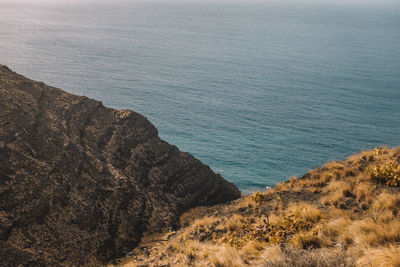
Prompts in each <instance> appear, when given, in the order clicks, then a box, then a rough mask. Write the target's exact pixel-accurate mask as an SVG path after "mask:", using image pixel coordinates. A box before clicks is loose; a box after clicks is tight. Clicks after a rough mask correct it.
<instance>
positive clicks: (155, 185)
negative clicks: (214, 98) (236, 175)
mask: <svg viewBox="0 0 400 267" xmlns="http://www.w3.org/2000/svg"><path fill="white" fill-rule="evenodd" d="M239 195H240V192H239V190H238V189H237V188H236V187H235V186H234V185H233V184H231V183H230V182H228V181H226V180H224V179H223V178H222V177H221V176H219V175H218V174H215V173H213V172H212V170H211V169H210V168H209V167H208V166H205V165H203V164H202V163H201V162H200V161H198V160H197V159H195V158H194V157H193V156H192V155H190V154H188V153H184V152H181V151H179V150H178V148H176V147H175V146H172V145H170V144H168V143H166V142H165V141H163V140H161V139H160V138H159V137H158V133H157V129H156V128H155V127H154V126H153V125H152V124H151V123H150V122H149V121H148V120H147V119H146V118H145V117H143V116H142V115H140V114H137V113H135V112H132V111H127V110H114V109H110V108H107V107H104V106H103V105H102V103H101V102H98V101H95V100H92V99H89V98H87V97H82V96H76V95H71V94H68V93H66V92H64V91H62V90H60V89H57V88H53V87H50V86H47V85H45V84H43V83H41V82H36V81H32V80H29V79H27V78H25V77H23V76H21V75H18V74H16V73H14V72H12V71H11V70H9V69H8V68H7V67H6V66H2V65H0V265H2V266H5V265H18V264H22V265H35V266H37V265H53V266H55V265H58V266H59V265H69V266H71V265H96V264H99V263H105V262H107V261H109V260H110V259H113V258H117V257H120V256H123V255H124V254H126V253H127V252H129V251H131V250H132V249H133V248H134V247H135V245H137V244H138V242H139V241H140V238H141V235H142V233H143V232H145V231H149V232H153V231H160V230H163V229H166V228H175V227H177V226H178V216H179V215H180V214H181V213H182V212H184V211H186V210H188V209H189V208H191V207H194V206H197V205H211V204H215V203H220V202H226V201H229V200H233V199H235V198H237V197H239Z"/></svg>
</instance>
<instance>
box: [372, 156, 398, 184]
mask: <svg viewBox="0 0 400 267" xmlns="http://www.w3.org/2000/svg"><path fill="white" fill-rule="evenodd" d="M370 177H371V180H372V181H374V182H376V183H381V184H386V185H387V186H394V187H398V186H400V165H399V163H397V162H393V161H392V162H389V163H386V164H383V165H379V166H374V167H372V168H371V169H370Z"/></svg>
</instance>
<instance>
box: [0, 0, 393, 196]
mask: <svg viewBox="0 0 400 267" xmlns="http://www.w3.org/2000/svg"><path fill="white" fill-rule="evenodd" d="M0 64H5V65H7V66H8V67H9V68H11V69H12V70H14V71H16V72H18V73H21V74H23V75H25V76H27V77H29V78H31V79H35V80H39V81H43V82H45V83H46V84H49V85H52V86H55V87H59V88H62V89H64V90H66V91H68V92H70V93H73V94H78V95H85V96H88V97H91V98H95V99H97V100H100V101H102V102H103V104H104V105H106V106H109V107H113V108H117V109H130V110H134V111H136V112H139V113H141V114H143V115H145V116H146V117H147V118H148V119H149V120H150V121H151V122H152V123H153V124H154V125H155V126H156V127H157V128H158V130H159V135H160V137H161V138H163V139H164V140H166V141H167V142H169V143H171V144H173V145H176V146H177V147H179V148H180V149H181V150H182V151H187V152H190V153H192V154H193V155H194V156H196V157H197V158H198V159H200V160H201V161H202V162H203V163H205V164H207V165H209V166H210V167H211V168H212V169H213V170H214V171H215V172H217V173H220V174H221V175H222V176H223V177H225V178H226V179H227V180H229V181H232V182H233V183H234V184H236V185H237V186H238V187H239V188H240V189H241V190H242V192H243V193H245V194H246V193H250V192H252V191H255V190H264V189H265V188H267V187H271V186H274V185H275V184H276V183H278V182H280V181H283V180H286V179H288V178H289V177H291V176H294V175H295V176H298V177H299V176H301V175H303V174H304V173H306V172H307V171H308V170H310V169H312V168H315V167H318V166H320V165H322V164H324V163H326V162H328V161H332V160H344V159H345V158H346V157H348V156H349V155H351V154H353V153H357V152H359V151H361V150H365V149H373V148H374V147H377V146H388V147H394V146H398V145H400V3H399V1H390V0H386V1H385V0H381V1H378V0H376V1H373V0H370V1H368V0H366V1H356V0H353V1H344V0H337V1H335V0H327V1H314V2H313V1H306V0H304V1H302V0H298V1H295V0H292V1H289V0H281V1H278V0H276V1H275V0H271V1H268V0H267V1H261V0H260V1H258V0H256V1H252V0H220V1H219V0H214V1H209V0H203V1H201V0H187V1H183V0H164V1H163V0H149V1H144V0H141V1H139V0H138V1H128V0H121V1H118V0H114V1H105V0H98V1H96V0H81V1H76V0H72V1H67V0H53V1H51V0H22V1H19V0H0ZM0 108H1V107H0Z"/></svg>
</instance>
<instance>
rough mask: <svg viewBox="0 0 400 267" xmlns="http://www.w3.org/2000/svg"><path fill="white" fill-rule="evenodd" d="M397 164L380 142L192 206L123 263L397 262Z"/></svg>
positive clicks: (398, 154) (399, 158) (398, 152)
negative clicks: (267, 184)
mask: <svg viewBox="0 0 400 267" xmlns="http://www.w3.org/2000/svg"><path fill="white" fill-rule="evenodd" d="M399 163H400V148H395V149H388V148H386V147H380V148H376V149H374V150H370V151H363V152H361V153H360V154H357V155H353V156H351V157H349V158H348V159H346V160H344V161H340V162H329V163H327V164H326V165H324V166H322V167H320V168H317V169H315V170H310V171H309V172H308V173H307V174H305V175H304V176H303V177H299V178H296V177H291V178H290V180H289V181H287V182H283V183H279V184H278V185H277V186H276V187H275V188H272V189H269V190H268V191H266V192H257V193H254V194H253V195H252V196H243V197H241V198H240V199H239V200H236V201H234V202H232V203H230V204H227V205H223V206H219V207H218V208H215V207H210V208H205V207H203V208H199V209H198V210H201V212H198V210H196V209H194V210H193V211H190V212H189V213H187V214H184V215H183V216H182V218H184V220H181V221H182V222H183V221H184V222H185V223H182V228H181V229H180V230H179V231H178V232H176V233H175V232H174V233H171V234H169V235H168V236H170V238H167V239H163V240H158V241H155V242H150V243H149V242H148V243H146V242H142V244H140V246H139V247H140V249H139V248H137V249H135V251H134V257H133V258H132V257H130V258H126V259H124V260H123V261H121V265H125V266H139V265H147V266H160V265H165V266H220V267H222V266H400V260H399V259H400V257H399V256H398V255H400V246H399V244H400V187H399V184H398V183H397V182H398V177H399V176H398V173H400V167H399ZM195 214H197V215H195ZM199 214H201V216H199ZM194 215H195V218H196V219H190V218H191V217H192V216H194ZM153 241H154V240H153ZM143 247H146V249H145V250H144V249H143Z"/></svg>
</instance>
